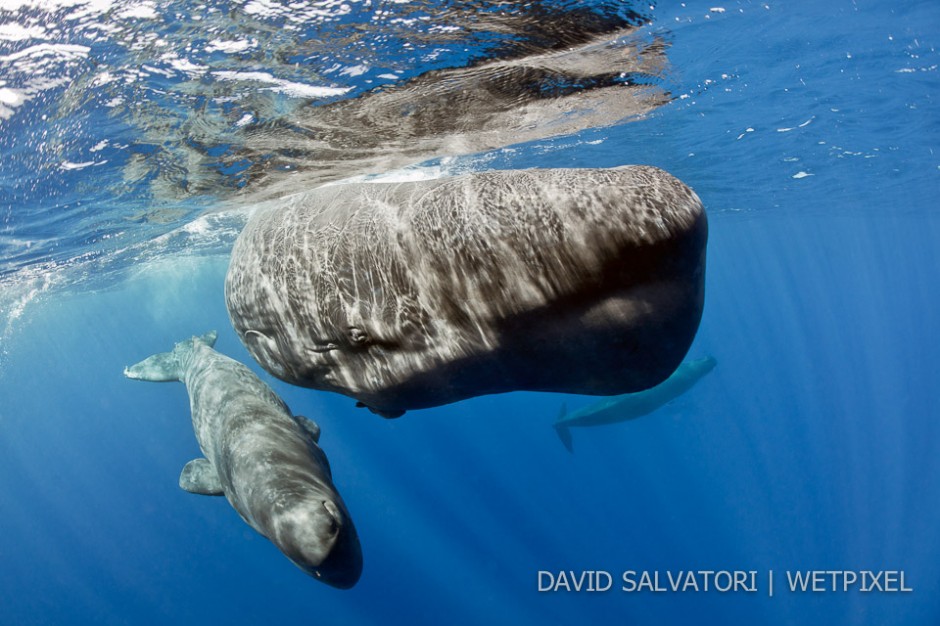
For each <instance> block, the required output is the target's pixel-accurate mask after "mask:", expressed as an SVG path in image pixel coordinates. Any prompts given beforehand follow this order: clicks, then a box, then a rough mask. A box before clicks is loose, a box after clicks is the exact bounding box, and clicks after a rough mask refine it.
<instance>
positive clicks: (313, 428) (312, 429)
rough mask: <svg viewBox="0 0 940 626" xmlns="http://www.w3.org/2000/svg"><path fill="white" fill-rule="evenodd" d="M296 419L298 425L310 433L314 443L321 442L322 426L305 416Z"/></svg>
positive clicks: (296, 416) (297, 416)
mask: <svg viewBox="0 0 940 626" xmlns="http://www.w3.org/2000/svg"><path fill="white" fill-rule="evenodd" d="M294 419H295V420H297V423H298V424H300V425H301V426H303V429H304V430H306V431H307V432H308V433H310V436H311V437H313V442H314V443H319V442H320V425H319V424H317V423H316V422H315V421H313V420H312V419H310V418H309V417H304V416H303V415H295V416H294Z"/></svg>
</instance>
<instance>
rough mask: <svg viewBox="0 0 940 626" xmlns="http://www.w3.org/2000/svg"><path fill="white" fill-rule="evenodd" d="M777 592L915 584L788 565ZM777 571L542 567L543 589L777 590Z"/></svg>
mask: <svg viewBox="0 0 940 626" xmlns="http://www.w3.org/2000/svg"><path fill="white" fill-rule="evenodd" d="M776 580H777V582H776V585H777V590H778V591H783V592H787V593H825V592H841V593H898V592H903V593H907V592H911V591H913V590H914V589H913V587H912V586H911V585H910V584H909V581H908V580H907V579H906V578H905V573H904V571H903V570H784V571H782V572H776ZM774 581H775V572H774V570H765V571H758V570H623V571H621V572H610V571H607V570H558V571H549V570H539V572H538V591H539V592H568V593H580V592H589V593H596V592H600V593H603V592H607V591H615V590H619V591H622V592H624V593H699V592H717V593H759V592H760V593H766V594H767V595H769V596H773V595H774V591H775V588H774V585H775V582H774Z"/></svg>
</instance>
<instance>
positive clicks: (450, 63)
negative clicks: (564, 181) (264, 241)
mask: <svg viewBox="0 0 940 626" xmlns="http://www.w3.org/2000/svg"><path fill="white" fill-rule="evenodd" d="M541 4H543V3H527V4H526V5H525V7H530V5H535V6H540V5H541ZM544 4H547V3H544ZM556 5H557V6H556V7H554V8H556V9H558V10H560V11H563V12H564V11H568V12H570V11H571V10H574V8H577V7H574V5H580V6H582V7H583V6H585V5H587V6H589V7H594V8H596V9H597V12H598V13H597V14H599V15H603V16H607V17H606V18H605V19H609V20H610V21H612V22H617V20H618V19H620V20H622V21H623V22H624V23H630V24H631V25H633V26H635V27H636V28H637V30H635V31H632V34H631V35H629V37H632V38H634V39H631V40H630V41H629V42H628V43H629V44H630V45H636V46H640V47H642V46H647V47H648V48H649V49H652V50H653V51H654V52H651V53H650V58H652V59H653V60H654V61H655V60H656V59H659V58H660V57H659V56H657V55H664V58H665V61H664V62H663V63H662V69H661V70H658V71H652V70H651V71H648V72H645V73H644V75H643V76H642V77H636V76H634V77H631V79H630V80H631V81H632V82H640V83H648V84H649V86H650V87H651V88H652V89H654V90H655V89H659V90H662V91H663V92H666V93H668V94H669V97H668V101H666V102H665V103H663V104H661V105H657V106H654V107H650V109H649V110H647V111H644V112H643V113H642V114H638V115H633V116H627V119H625V120H622V121H614V122H611V123H606V124H591V125H588V126H587V127H584V128H581V129H579V130H576V131H574V132H569V133H565V134H563V135H562V136H559V137H553V136H549V135H546V136H544V137H540V136H520V137H521V138H522V139H524V140H522V141H519V142H513V141H511V139H510V142H509V143H506V144H505V145H500V146H497V145H492V146H488V147H485V148H483V149H480V150H478V151H468V150H462V151H459V154H460V156H451V155H448V154H447V153H446V152H443V151H442V149H441V146H432V147H431V148H428V151H427V152H425V153H422V160H423V159H424V158H427V159H430V161H426V162H425V164H424V166H423V168H421V169H419V170H418V174H417V175H426V174H427V172H432V173H434V175H436V174H437V173H441V172H443V173H449V172H453V171H467V170H480V169H489V168H525V167H604V166H615V165H622V164H627V163H646V164H652V165H656V166H659V167H662V168H664V169H666V170H668V171H670V172H672V173H673V174H675V175H676V176H678V177H679V178H680V179H682V180H683V181H685V182H686V183H687V184H689V185H690V186H692V187H693V188H694V189H695V190H696V191H697V193H698V194H699V195H700V196H701V197H702V199H703V202H704V204H705V206H706V209H707V210H708V212H709V223H710V239H709V246H708V268H707V279H706V281H707V282H706V291H707V295H706V307H705V314H704V318H703V320H702V325H701V328H700V331H699V334H698V336H697V338H696V341H695V343H694V345H693V346H692V348H691V350H690V353H689V355H690V357H691V358H696V357H700V356H704V355H713V356H714V357H715V358H716V359H717V361H718V367H717V368H716V369H715V371H714V372H712V373H711V374H709V375H708V376H707V377H706V378H705V379H704V380H702V381H701V382H700V383H699V384H698V385H697V386H696V387H695V388H694V389H693V390H692V391H690V392H689V393H688V394H687V395H685V396H683V397H681V398H679V399H677V400H676V401H674V402H673V403H671V404H670V405H668V406H666V407H664V408H663V409H662V410H660V411H658V412H657V413H655V414H653V415H650V416H648V417H644V418H642V419H639V420H634V421H631V422H627V423H623V424H619V425H613V426H609V427H604V428H600V427H599V428H592V429H587V428H585V429H577V430H575V431H574V432H573V437H574V453H573V454H569V453H568V452H567V451H566V450H565V448H564V447H563V446H562V444H561V443H560V442H559V440H558V438H557V437H556V434H555V432H554V430H553V428H552V427H551V423H552V421H553V420H554V419H555V417H556V415H557V414H558V411H559V408H560V406H561V404H562V402H567V404H568V406H569V407H570V408H576V407H578V406H583V405H586V404H589V403H591V402H593V401H594V399H592V398H586V397H584V398H580V397H577V396H560V395H551V394H533V393H514V394H506V395H501V396H489V397H481V398H477V399H473V400H468V401H464V402H461V403H458V404H454V405H450V406H445V407H440V408H436V409H428V410H423V411H414V412H410V413H408V414H406V415H405V416H403V417H402V418H400V419H397V420H391V421H387V420H382V419H380V418H378V417H376V416H374V415H372V414H369V413H367V412H365V411H363V410H361V409H356V408H354V406H353V402H352V401H351V400H349V399H348V398H345V397H341V396H336V395H331V394H326V393H320V392H314V391H310V390H306V389H300V388H295V387H291V386H289V385H286V384H283V383H280V382H279V381H276V380H272V379H271V377H270V376H267V375H266V374H263V373H262V371H261V370H260V368H258V367H257V365H256V364H255V363H254V362H253V361H252V360H251V358H250V356H249V355H248V354H247V352H246V351H245V350H244V349H243V347H242V346H241V344H240V343H239V341H238V339H237V337H236V336H235V334H234V332H233V331H232V329H231V326H230V323H229V321H228V317H227V313H226V311H225V306H224V302H223V298H222V282H223V277H224V274H225V270H226V266H227V252H228V249H229V247H230V245H231V242H232V241H233V238H234V236H235V234H236V233H237V230H238V227H239V226H240V224H241V223H242V220H243V212H242V209H243V208H244V205H245V204H248V201H247V200H245V198H246V196H244V195H240V194H243V193H245V192H246V190H247V191H251V190H252V189H254V188H257V189H271V190H274V191H276V192H278V193H280V192H282V191H283V190H285V189H290V188H291V185H295V187H294V190H297V188H298V186H300V185H302V184H307V182H305V181H307V180H308V179H307V178H297V179H296V180H299V181H301V182H298V183H294V182H292V181H294V180H295V178H292V177H293V174H291V171H294V170H301V171H302V172H306V174H303V176H309V175H311V174H310V172H311V171H312V172H313V174H314V175H315V174H316V172H317V170H316V168H311V165H310V161H311V160H313V159H314V158H315V157H317V155H313V156H312V157H311V156H310V155H307V154H304V153H302V150H303V146H300V147H297V146H295V145H293V144H292V145H291V148H296V149H295V150H294V151H288V152H285V151H279V150H278V149H276V146H275V147H271V146H272V142H271V141H268V139H269V138H270V137H276V138H277V139H278V140H281V139H282V138H283V137H284V135H283V134H279V133H282V132H284V131H283V129H284V128H288V127H289V124H288V123H287V121H291V120H293V121H295V122H296V120H298V119H303V116H304V115H305V114H306V112H307V111H309V110H310V109H313V108H316V107H318V106H321V105H324V103H331V102H341V101H343V100H347V99H349V100H352V99H355V98H359V97H362V96H363V95H367V94H368V93H369V91H370V90H371V89H373V88H374V86H375V85H377V84H379V83H381V82H382V81H390V82H392V83H397V82H402V83H405V82H407V81H409V80H411V79H415V78H416V77H420V76H422V75H424V74H425V73H426V72H428V71H432V70H446V69H447V68H455V67H461V66H464V65H466V64H468V63H469V64H475V63H480V62H481V59H488V58H493V57H498V56H499V55H500V54H508V55H510V56H511V55H512V54H517V53H518V52H519V50H523V51H529V50H530V49H533V48H537V47H538V45H539V42H538V41H536V39H537V37H535V36H534V35H533V36H531V37H530V38H529V40H524V39H525V38H524V37H523V41H522V42H521V43H519V42H515V43H514V42H513V41H512V40H511V37H509V36H508V35H506V34H505V33H506V30H505V29H501V28H496V27H493V26H492V22H491V21H490V20H492V19H494V18H493V15H494V14H498V13H499V11H501V10H503V9H505V8H506V7H504V6H500V3H496V2H493V3H483V2H481V3H472V6H471V3H452V2H437V3H427V2H421V3H386V2H353V1H351V0H350V1H348V2H345V3H342V2H310V3H296V4H293V5H289V6H288V5H286V4H285V5H281V4H278V3H276V2H273V1H271V0H264V1H261V0H257V1H253V2H239V3H221V2H212V3H198V4H196V3H192V4H190V3H172V4H171V3H164V2H150V1H144V2H135V3H124V2H117V1H112V0H89V1H87V2H85V1H83V0H51V1H48V2H43V1H36V2H30V1H28V0H14V1H13V2H8V3H3V4H2V5H0V157H2V159H0V215H2V216H3V224H2V226H0V251H2V252H0V270H2V273H0V289H2V291H0V310H2V316H0V333H2V334H0V342H2V343H0V564H2V565H0V623H3V624H86V623H88V624H150V623H153V624H169V623H172V624H191V623H199V622H209V623H219V622H223V621H224V622H228V623H245V624H255V623H313V622H317V623H342V624H388V623H426V624H435V623H442V622H447V623H453V624H479V623H493V622H496V623H507V624H583V623H623V624H673V623H675V624H686V623H690V622H691V623H762V624H937V623H940V594H938V591H940V531H938V528H940V500H938V498H937V494H938V493H940V455H938V454H937V449H938V446H940V423H938V422H940V420H938V418H940V404H938V402H937V400H936V393H935V389H936V382H935V381H936V377H937V368H936V363H937V362H940V320H938V317H937V315H936V314H935V312H936V311H937V310H938V307H940V291H938V289H937V286H936V285H937V283H938V277H940V251H938V249H937V245H936V243H937V242H938V241H940V214H938V212H937V210H936V208H937V198H938V197H940V158H938V155H937V154H935V152H934V151H935V149H936V146H938V145H940V143H938V139H940V110H938V105H937V100H936V98H937V94H938V93H940V90H938V87H940V80H938V70H937V65H938V63H940V61H938V57H940V55H938V54H937V50H936V46H937V45H938V41H937V39H938V33H940V7H938V6H937V5H936V3H933V2H929V1H922V2H916V1H912V2H903V3H901V2H899V3H876V2H867V1H863V0H860V1H855V2H852V1H850V0H846V1H842V0H835V1H833V2H828V3H812V2H790V3H776V2H747V1H740V2H726V3H719V2H710V3H701V2H685V3H679V2H674V3H673V2H669V3H665V2H662V3H657V4H655V5H654V6H650V5H649V4H643V5H630V4H626V3H611V2H607V3H600V2H599V3H567V4H566V3H556ZM520 6H521V3H520ZM471 9H472V10H471ZM520 10H522V9H520ZM510 13H511V11H510ZM549 15H551V16H552V17H553V19H554V18H555V17H556V16H557V15H558V13H557V12H556V13H549ZM611 16H612V17H611ZM196 18H198V19H196ZM589 18H590V16H589V15H581V16H580V19H582V20H587V19H589ZM468 24H472V25H473V26H472V27H470V26H467V25H468ZM461 28H462V30H461ZM454 29H456V30H454ZM561 30H564V29H561ZM526 32H529V31H526ZM556 36H557V34H556ZM514 46H515V48H514ZM507 50H508V52H507ZM193 67H196V68H197V69H192V68H193ZM200 67H201V68H202V69H198V68H200ZM148 68H149V69H148ZM220 72H221V74H220ZM225 72H229V73H228V74H226V73H225ZM232 73H235V74H239V73H240V74H239V76H240V77H235V78H233V77H232V76H233V74H232ZM250 73H254V77H251V76H248V77H246V76H245V74H250ZM380 76H385V78H380ZM390 76H394V78H389V77H390ZM278 81H280V82H278ZM369 81H371V82H369ZM420 103H421V100H420V99H416V101H415V106H416V107H420ZM608 104H609V103H608ZM246 114H248V115H251V118H245V117H244V116H245V115H246ZM246 119H247V121H245V122H243V123H242V125H241V126H239V125H238V124H239V122H242V121H243V120H246ZM285 120H287V121H285ZM300 126H302V124H300V123H299V122H297V123H296V124H295V126H293V127H290V128H296V127H300ZM242 128H247V131H245V132H241V131H240V130H239V129H242ZM248 131H250V132H248ZM451 145H452V144H451ZM445 147H446V146H445ZM432 148H433V149H432ZM266 150H267V151H266ZM369 159H370V156H369V155H366V156H362V155H358V154H356V155H353V156H350V157H349V158H344V159H337V160H335V161H334V162H331V164H330V167H332V168H333V169H332V170H330V171H331V172H332V175H331V176H330V178H333V179H335V178H340V177H343V176H353V175H357V174H375V173H380V172H381V171H383V170H382V168H381V167H378V166H377V164H376V163H375V162H373V161H370V160H369ZM259 163H271V164H272V165H271V166H270V168H269V169H263V170H258V169H257V168H258V167H260V166H259V165H258V164H259ZM336 163H340V165H339V166H337V165H335V164H336ZM392 165H393V166H394V167H400V166H401V165H403V163H400V162H397V161H396V162H395V163H394V164H392ZM323 169H326V165H324V168H323ZM321 171H322V170H321ZM422 173H423V174H422ZM265 185H267V187H265ZM258 193H261V192H258ZM273 193H274V192H270V193H269V192H267V191H265V192H264V195H265V197H271V196H272V194H273ZM247 197H248V198H249V199H250V198H251V196H247ZM212 328H216V329H218V330H219V340H218V343H217V348H218V349H219V350H220V351H222V352H224V353H226V354H228V355H230V356H232V357H234V358H237V359H239V360H241V361H243V362H245V363H247V364H249V365H250V366H251V367H252V368H253V369H254V370H255V371H257V372H258V373H259V374H260V375H262V377H263V378H264V379H265V380H266V381H268V382H269V383H270V384H271V385H272V386H273V387H274V388H275V390H276V391H277V392H278V393H279V394H281V395H282V396H283V398H284V399H285V400H286V401H287V402H288V404H289V405H290V406H291V407H292V408H293V409H294V410H295V411H297V412H299V413H302V414H305V415H308V416H311V417H313V418H314V419H316V420H317V421H318V422H319V423H320V425H321V427H322V430H323V436H322V439H321V445H322V446H323V449H324V450H325V451H326V453H327V455H328V456H329V458H330V462H331V465H332V467H333V473H334V478H335V482H336V484H337V486H338V488H339V489H340V491H341V493H342V494H343V497H344V499H345V501H346V503H347V505H348V507H349V509H350V511H351V513H352V515H353V518H354V520H355V523H356V526H357V529H358V531H359V534H360V537H361V540H362V547H363V553H364V561H365V563H364V572H363V576H362V579H361V581H360V582H359V584H358V585H357V586H356V587H355V588H354V589H352V590H350V591H338V590H335V589H331V588H329V587H326V586H324V585H321V584H319V583H317V582H316V581H314V580H312V579H311V578H309V577H307V576H305V575H304V574H303V573H302V572H300V571H299V570H298V569H297V568H295V567H294V566H293V565H292V564H291V563H290V562H289V561H288V560H287V559H285V558H284V557H283V556H282V555H281V554H279V553H278V551H277V550H276V549H275V548H274V547H273V546H272V545H271V544H270V543H269V542H268V541H267V540H265V539H264V538H263V537H261V536H259V535H258V534H256V533H255V532H254V531H252V530H251V529H250V528H249V527H248V526H246V525H245V524H244V523H243V522H242V521H241V520H240V519H239V518H238V516H237V514H236V513H235V512H234V511H233V510H232V509H231V507H229V506H228V505H227V504H226V503H225V502H224V501H222V500H221V499H217V498H203V497H198V496H194V495H190V494H187V493H184V492H182V491H181V490H180V489H179V488H178V487H177V484H176V481H177V476H178V474H179V471H180V469H181V468H182V466H183V465H184V464H185V463H186V462H187V461H189V460H190V459H192V458H194V457H196V456H198V455H199V451H198V447H197V444H196V441H195V438H194V436H193V432H192V426H191V423H190V418H189V405H188V400H187V397H186V393H185V390H184V388H183V386H182V385H143V384H139V383H135V382H132V381H128V380H126V379H125V378H124V377H123V376H122V370H123V368H124V366H125V365H129V364H131V363H134V362H136V361H138V360H140V359H141V358H143V357H145V356H147V355H149V354H151V353H153V352H157V351H162V350H166V349H169V347H170V346H171V345H172V344H173V343H174V342H176V341H178V340H180V339H182V338H184V337H187V336H190V335H192V334H194V333H202V332H204V331H206V330H209V329H212ZM543 570H544V571H551V572H555V573H557V572H558V571H562V570H574V571H576V572H580V571H582V570H604V571H608V572H611V573H612V574H613V575H614V577H615V580H614V585H613V588H612V589H611V590H610V591H606V592H597V593H591V592H585V591H581V592H573V591H572V592H566V591H555V592H540V591H539V571H543ZM627 570H630V571H637V572H642V571H649V572H653V571H660V572H663V576H665V572H667V571H669V572H673V573H675V572H679V571H688V570H746V571H751V570H753V571H756V572H757V582H758V585H757V587H758V589H757V591H756V592H753V593H749V592H728V593H721V592H717V591H714V590H712V591H709V592H701V591H700V592H694V591H690V590H687V591H685V592H678V593H674V592H668V591H666V592H657V591H650V590H642V591H636V592H624V591H622V590H621V589H620V580H619V579H618V577H619V575H620V573H621V572H623V571H627ZM805 570H852V571H860V570H872V571H885V570H887V571H899V572H903V573H904V577H905V583H906V586H907V587H910V588H912V589H913V591H909V592H907V591H905V592H890V591H881V592H879V591H870V592H862V591H860V590H859V589H858V588H857V587H855V588H853V589H849V590H847V591H841V590H840V591H819V592H791V591H789V590H788V588H787V586H786V575H787V572H794V571H805ZM770 573H773V576H774V581H775V584H774V590H773V591H774V592H773V595H771V594H770V589H769V584H768V576H769V575H770Z"/></svg>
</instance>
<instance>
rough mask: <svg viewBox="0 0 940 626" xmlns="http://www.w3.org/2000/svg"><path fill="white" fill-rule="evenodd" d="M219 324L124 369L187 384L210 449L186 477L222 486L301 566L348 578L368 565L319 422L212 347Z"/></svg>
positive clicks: (190, 484) (331, 579)
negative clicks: (293, 410)
mask: <svg viewBox="0 0 940 626" xmlns="http://www.w3.org/2000/svg"><path fill="white" fill-rule="evenodd" d="M215 338H216V334H215V333H214V332H212V333H209V334H207V335H204V336H203V337H193V338H192V339H188V340H186V341H182V342H180V343H178V344H176V347H174V348H173V351H172V352H164V353H160V354H155V355H153V356H151V357H149V358H147V359H144V360H143V361H141V362H140V363H138V364H136V365H133V366H131V367H128V368H126V369H125V370H124V375H125V376H127V377H128V378H134V379H138V380H150V381H157V382H165V381H174V380H178V381H181V382H183V383H185V384H186V389H187V391H188V392H189V402H190V408H191V410H192V418H193V430H194V431H195V433H196V439H197V440H198V442H199V447H200V449H201V450H202V453H203V454H204V455H205V458H199V459H195V460H193V461H190V462H189V463H187V464H186V466H185V467H184V468H183V472H182V474H180V479H179V484H180V487H182V488H183V489H185V490H186V491H189V492H191V493H199V494H204V495H222V494H224V495H225V497H226V498H227V499H228V501H229V503H230V504H231V505H232V507H234V509H235V510H236V511H238V514H239V515H241V517H242V519H243V520H245V522H246V523H248V525H249V526H251V527H252V528H254V529H255V530H257V531H258V532H259V533H261V534H262V535H264V536H265V537H267V538H268V539H270V540H271V542H272V543H273V544H274V545H275V546H277V547H278V549H279V550H280V551H281V552H283V553H284V554H285V555H286V556H287V558H289V559H290V560H291V561H293V562H294V563H295V564H296V565H297V566H298V567H300V568H301V569H302V570H304V571H305V572H307V573H308V574H310V575H311V576H313V577H315V578H317V579H318V580H321V581H323V582H325V583H327V584H328V585H332V586H334V587H340V588H349V587H352V586H353V585H355V584H356V582H357V581H358V580H359V576H360V574H361V572H362V550H361V548H360V545H359V537H358V535H357V534H356V529H355V527H354V526H353V523H352V519H350V516H349V512H348V511H347V510H346V505H345V504H344V503H343V500H342V498H340V496H339V493H337V491H336V487H334V486H333V479H332V474H331V472H330V465H329V463H328V462H327V459H326V455H324V454H323V451H322V450H321V449H320V447H319V446H318V445H317V442H318V440H319V438H320V428H319V426H317V424H316V423H315V422H313V421H311V420H309V419H307V418H305V417H302V416H295V415H293V414H292V413H291V412H290V409H288V407H287V405H286V404H284V401H283V400H281V399H280V398H279V397H278V396H277V395H276V394H275V393H274V391H273V390H272V389H271V388H270V387H268V386H267V385H266V384H264V383H263V382H262V381H261V380H260V379H259V378H258V377H257V376H255V374H254V373H252V371H251V370H249V369H248V368H247V367H245V366H244V365H242V364H241V363H239V362H238V361H235V360H233V359H230V358H228V357H227V356H224V355H222V354H219V353H218V352H216V351H215V350H213V349H212V346H213V345H214V343H215Z"/></svg>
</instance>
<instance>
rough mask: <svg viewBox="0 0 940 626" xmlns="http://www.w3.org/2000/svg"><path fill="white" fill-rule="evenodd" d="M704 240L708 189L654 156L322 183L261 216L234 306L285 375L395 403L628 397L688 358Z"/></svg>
mask: <svg viewBox="0 0 940 626" xmlns="http://www.w3.org/2000/svg"><path fill="white" fill-rule="evenodd" d="M706 240H707V223H706V218H705V213H704V210H703V208H702V204H701V201H700V200H699V198H698V196H696V195H695V193H694V192H693V191H692V190H691V189H689V188H688V187H687V186H686V185H684V184H683V183H682V182H681V181H679V180H678V179H676V178H674V177H673V176H671V175H670V174H668V173H666V172H664V171H662V170H659V169H657V168H654V167H647V166H625V167H619V168H612V169H555V170H523V171H495V172H482V173H475V174H468V175H464V176H457V177H453V178H445V179H438V180H431V181H418V182H414V181H413V182H404V183H371V184H356V185H339V186H333V187H323V188H318V189H314V190H312V191H310V192H306V193H302V194H297V195H295V196H291V197H288V198H286V199H282V200H279V201H276V202H272V203H269V204H268V205H267V206H265V207H262V208H261V209H260V210H259V211H258V212H257V213H256V214H255V215H254V216H253V217H252V219H251V220H250V221H249V223H248V225H247V226H246V228H245V230H244V231H243V232H242V234H241V235H240V237H239V239H238V241H237V242H236V244H235V247H234V249H233V253H232V260H231V264H230V266H229V271H228V275H227V277H226V284H225V295H226V304H227V306H228V311H229V316H230V318H231V320H232V324H233V326H234V327H235V330H236V331H237V332H238V334H239V336H240V337H241V338H242V341H243V342H244V343H245V345H246V347H247V348H248V350H249V352H250V353H251V354H252V356H253V357H254V358H255V359H256V360H258V362H259V363H260V364H261V365H262V366H263V367H264V368H265V369H267V370H268V371H269V372H271V373H272V374H274V375H275V376H278V377H279V378H282V379H283V380H286V381H288V382H291V383H294V384H299V385H304V386H308V387H313V388H317V389H325V390H329V391H335V392H339V393H343V394H346V395H348V396H351V397H353V398H355V399H356V400H358V401H360V402H361V403H362V404H363V405H365V406H368V407H370V408H372V409H373V410H375V411H376V412H380V413H388V414H395V413H400V412H402V411H404V410H408V409H417V408H425V407H430V406H436V405H440V404H446V403H449V402H454V401H457V400H461V399H464V398H468V397H472V396H476V395H482V394H489V393H499V392H504V391H512V390H535V391H559V392H569V393H586V394H597V395H613V394H620V393H628V392H633V391H639V390H642V389H646V388H649V387H652V386H653V385H656V384H657V383H659V382H661V381H663V380H664V379H665V378H666V377H667V376H669V374H670V373H671V372H672V371H673V370H674V369H675V368H676V367H677V366H678V365H679V363H680V362H681V360H682V358H683V357H684V355H685V353H686V351H687V350H688V347H689V345H690V344H691V341H692V339H693V337H694V335H695V332H696V330H697V328H698V324H699V321H700V319H701V313H702V306H703V302H704V267H705V245H706ZM253 334H254V335H253ZM262 337H263V340H259V339H260V338H262ZM327 346H328V347H329V349H324V347H327Z"/></svg>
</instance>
